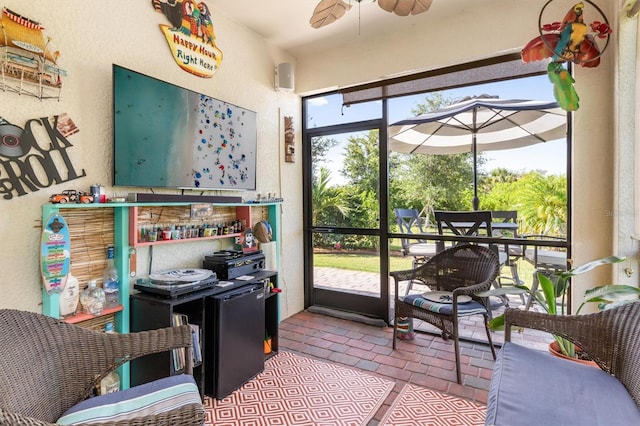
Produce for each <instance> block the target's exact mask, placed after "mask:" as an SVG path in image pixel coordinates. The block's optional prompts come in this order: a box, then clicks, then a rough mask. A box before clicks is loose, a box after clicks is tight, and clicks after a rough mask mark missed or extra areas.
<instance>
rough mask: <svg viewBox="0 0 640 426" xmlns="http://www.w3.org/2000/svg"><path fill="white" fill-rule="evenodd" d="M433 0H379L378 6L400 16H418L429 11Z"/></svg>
mask: <svg viewBox="0 0 640 426" xmlns="http://www.w3.org/2000/svg"><path fill="white" fill-rule="evenodd" d="M432 2H433V0H378V5H379V6H380V7H381V8H382V9H384V10H386V11H387V12H393V13H395V14H396V15H398V16H408V15H409V14H411V15H417V14H419V13H422V12H426V11H427V10H429V7H430V6H431V3H432Z"/></svg>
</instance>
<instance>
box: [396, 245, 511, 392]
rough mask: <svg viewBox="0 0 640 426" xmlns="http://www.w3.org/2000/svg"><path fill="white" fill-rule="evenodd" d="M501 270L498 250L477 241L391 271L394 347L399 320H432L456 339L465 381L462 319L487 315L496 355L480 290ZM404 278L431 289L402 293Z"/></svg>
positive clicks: (486, 288)
mask: <svg viewBox="0 0 640 426" xmlns="http://www.w3.org/2000/svg"><path fill="white" fill-rule="evenodd" d="M499 272H500V264H499V262H498V256H497V254H496V252H495V251H494V250H492V249H490V248H487V247H484V246H479V245H474V244H461V245H457V246H455V247H452V248H449V249H446V250H443V251H441V252H440V253H438V254H436V255H435V256H433V257H432V258H431V259H429V260H427V262H426V263H424V264H422V265H419V266H418V267H417V268H414V269H409V270H405V271H395V272H391V274H390V275H391V276H392V277H393V279H394V283H395V299H394V306H395V313H394V328H393V331H394V334H393V335H394V338H393V339H392V340H393V349H394V350H395V349H396V335H397V333H398V322H399V321H402V320H404V319H405V318H416V319H420V320H422V321H425V322H428V323H429V324H431V325H433V326H435V327H437V328H438V329H440V330H441V331H442V338H443V339H445V340H447V339H449V338H452V339H453V342H454V346H455V356H456V374H457V380H458V383H462V373H461V371H460V342H459V338H460V336H459V332H458V320H459V319H460V318H463V317H468V316H471V315H482V316H483V319H484V326H485V330H486V332H487V339H488V342H489V347H490V348H491V353H492V354H493V358H494V359H495V356H496V354H495V349H494V347H493V342H492V340H491V332H490V331H489V325H488V320H489V309H488V302H487V300H486V299H485V298H480V297H478V296H476V293H478V292H480V291H484V290H488V289H489V288H490V287H491V285H492V284H493V282H494V281H495V280H496V277H497V276H498V274H499ZM404 281H419V282H421V283H422V284H424V285H426V286H427V287H428V288H429V289H430V290H431V291H430V292H426V293H422V294H410V295H408V296H399V293H398V289H399V286H400V283H401V282H404Z"/></svg>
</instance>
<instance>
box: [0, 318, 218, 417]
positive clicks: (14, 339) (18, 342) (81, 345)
mask: <svg viewBox="0 0 640 426" xmlns="http://www.w3.org/2000/svg"><path fill="white" fill-rule="evenodd" d="M192 339H193V337H192V335H191V329H190V327H189V326H188V325H184V326H180V327H170V328H163V329H158V330H151V331H144V332H139V333H129V334H111V333H103V332H100V331H94V330H90V329H86V328H83V327H80V326H78V325H73V324H67V323H65V322H63V321H60V320H57V319H54V318H51V317H48V316H45V315H41V314H37V313H33V312H24V311H18V310H12V309H2V310H0V425H16V426H17V425H39V426H45V425H51V426H53V425H54V424H58V423H57V422H58V420H59V419H60V418H61V416H63V414H64V413H65V412H67V414H69V411H68V410H69V409H70V408H72V407H83V409H84V411H85V413H89V411H93V412H94V414H95V415H96V417H98V418H100V419H101V420H100V424H101V425H122V426H124V425H167V426H169V425H171V426H173V425H190V426H193V425H200V424H203V423H204V415H205V411H204V407H203V405H202V400H201V396H200V393H199V392H198V389H197V386H196V384H195V382H194V381H193V377H192V376H190V375H189V373H190V372H191V371H192V370H191V368H192V361H191V358H192V357H191V356H190V353H191V351H190V348H191V344H192V341H193V340H192ZM174 348H185V350H186V354H187V355H186V356H185V362H186V364H187V365H186V368H185V371H186V373H187V374H180V375H176V376H171V377H169V378H166V379H159V380H156V381H155V382H150V383H147V384H144V385H140V386H136V387H134V388H131V389H127V390H124V391H119V392H114V393H109V394H106V395H101V396H95V397H92V398H88V397H89V396H90V395H91V394H92V393H93V389H94V387H96V385H98V384H99V383H100V381H101V380H102V379H103V378H104V377H105V376H107V374H109V373H111V372H112V371H114V370H115V369H116V368H118V367H119V366H121V365H122V364H124V363H125V362H128V361H130V360H132V359H134V358H137V357H140V356H143V355H148V354H151V353H156V352H165V351H169V350H172V349H174ZM150 388H151V389H150ZM153 397H155V398H156V400H155V401H154V402H155V403H154V405H152V406H149V405H146V406H145V407H142V406H141V404H140V403H139V401H140V400H142V399H144V400H145V401H144V402H145V403H146V404H149V403H150V399H152V398H153ZM87 398H88V399H87ZM105 400H106V401H105ZM103 402H105V403H104V404H103ZM90 405H91V406H94V407H92V410H90V409H88V408H87V407H88V406H90ZM134 405H136V406H135V407H133V406H134ZM105 407H115V408H117V409H118V410H120V412H119V413H118V415H120V416H121V417H119V418H118V420H117V421H115V420H110V418H111V419H113V418H114V417H109V416H113V415H115V413H113V412H108V411H109V408H105ZM125 407H126V409H127V410H142V409H151V410H156V411H155V412H156V414H142V415H140V414H138V415H136V412H132V411H128V412H126V413H124V412H123V411H124V410H125ZM96 410H102V411H100V412H99V413H98V412H96ZM103 416H107V417H103ZM84 422H88V420H83V421H82V423H83V424H84ZM60 424H63V423H62V422H60Z"/></svg>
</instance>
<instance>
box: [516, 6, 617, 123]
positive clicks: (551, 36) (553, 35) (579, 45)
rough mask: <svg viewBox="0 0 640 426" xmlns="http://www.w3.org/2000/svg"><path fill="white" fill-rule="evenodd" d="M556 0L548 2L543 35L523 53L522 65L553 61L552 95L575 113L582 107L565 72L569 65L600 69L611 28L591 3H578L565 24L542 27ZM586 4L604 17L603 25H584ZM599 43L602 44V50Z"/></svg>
mask: <svg viewBox="0 0 640 426" xmlns="http://www.w3.org/2000/svg"><path fill="white" fill-rule="evenodd" d="M552 1H554V0H549V1H548V2H547V3H546V4H545V5H544V7H543V8H542V10H541V11H540V17H539V19H538V28H539V32H540V35H539V36H538V37H536V38H534V39H533V40H531V41H530V42H529V43H527V45H526V46H525V47H524V48H523V49H522V52H521V56H522V61H523V62H525V63H528V62H533V61H540V60H542V59H546V58H551V62H550V63H549V65H548V66H547V75H548V76H549V80H550V81H551V83H552V84H553V95H554V97H555V98H556V101H557V102H558V104H559V105H560V108H562V109H563V110H565V111H576V110H577V109H578V107H579V100H580V98H579V97H578V93H577V92H576V89H575V87H574V83H575V80H574V78H573V76H572V75H571V74H570V73H569V71H568V70H567V68H565V63H566V62H571V63H574V64H577V65H580V66H582V67H586V68H593V67H597V66H598V65H600V57H601V56H602V54H603V52H604V50H605V49H606V47H607V45H608V44H609V34H611V32H612V31H611V28H610V27H609V24H608V23H607V18H606V16H605V15H604V13H602V11H601V10H600V9H599V8H598V7H597V6H596V5H595V4H593V3H592V2H591V1H582V2H579V3H576V4H574V5H573V7H571V9H569V11H568V12H567V14H566V15H565V17H564V19H563V20H562V22H553V23H551V24H544V25H542V24H541V22H542V14H543V12H544V10H545V9H546V7H547V6H548V5H549V3H551V2H552ZM585 3H588V4H590V5H592V6H593V7H594V8H595V9H596V10H597V11H598V12H599V13H600V15H601V16H602V18H603V20H602V21H593V22H592V23H591V24H589V25H587V24H585V22H584V9H585ZM596 39H599V40H601V42H603V44H604V47H602V49H601V48H600V46H599V45H598V42H597V40H596Z"/></svg>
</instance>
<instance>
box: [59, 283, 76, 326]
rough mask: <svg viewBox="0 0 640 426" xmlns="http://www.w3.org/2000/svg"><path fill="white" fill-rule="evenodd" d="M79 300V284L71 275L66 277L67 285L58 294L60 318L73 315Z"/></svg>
mask: <svg viewBox="0 0 640 426" xmlns="http://www.w3.org/2000/svg"><path fill="white" fill-rule="evenodd" d="M79 299H80V284H79V283H78V279H77V278H76V277H74V276H73V275H71V273H69V275H68V276H67V284H66V285H65V286H64V290H62V293H60V316H61V317H63V318H65V317H69V316H72V315H75V313H76V309H78V300H79Z"/></svg>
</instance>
